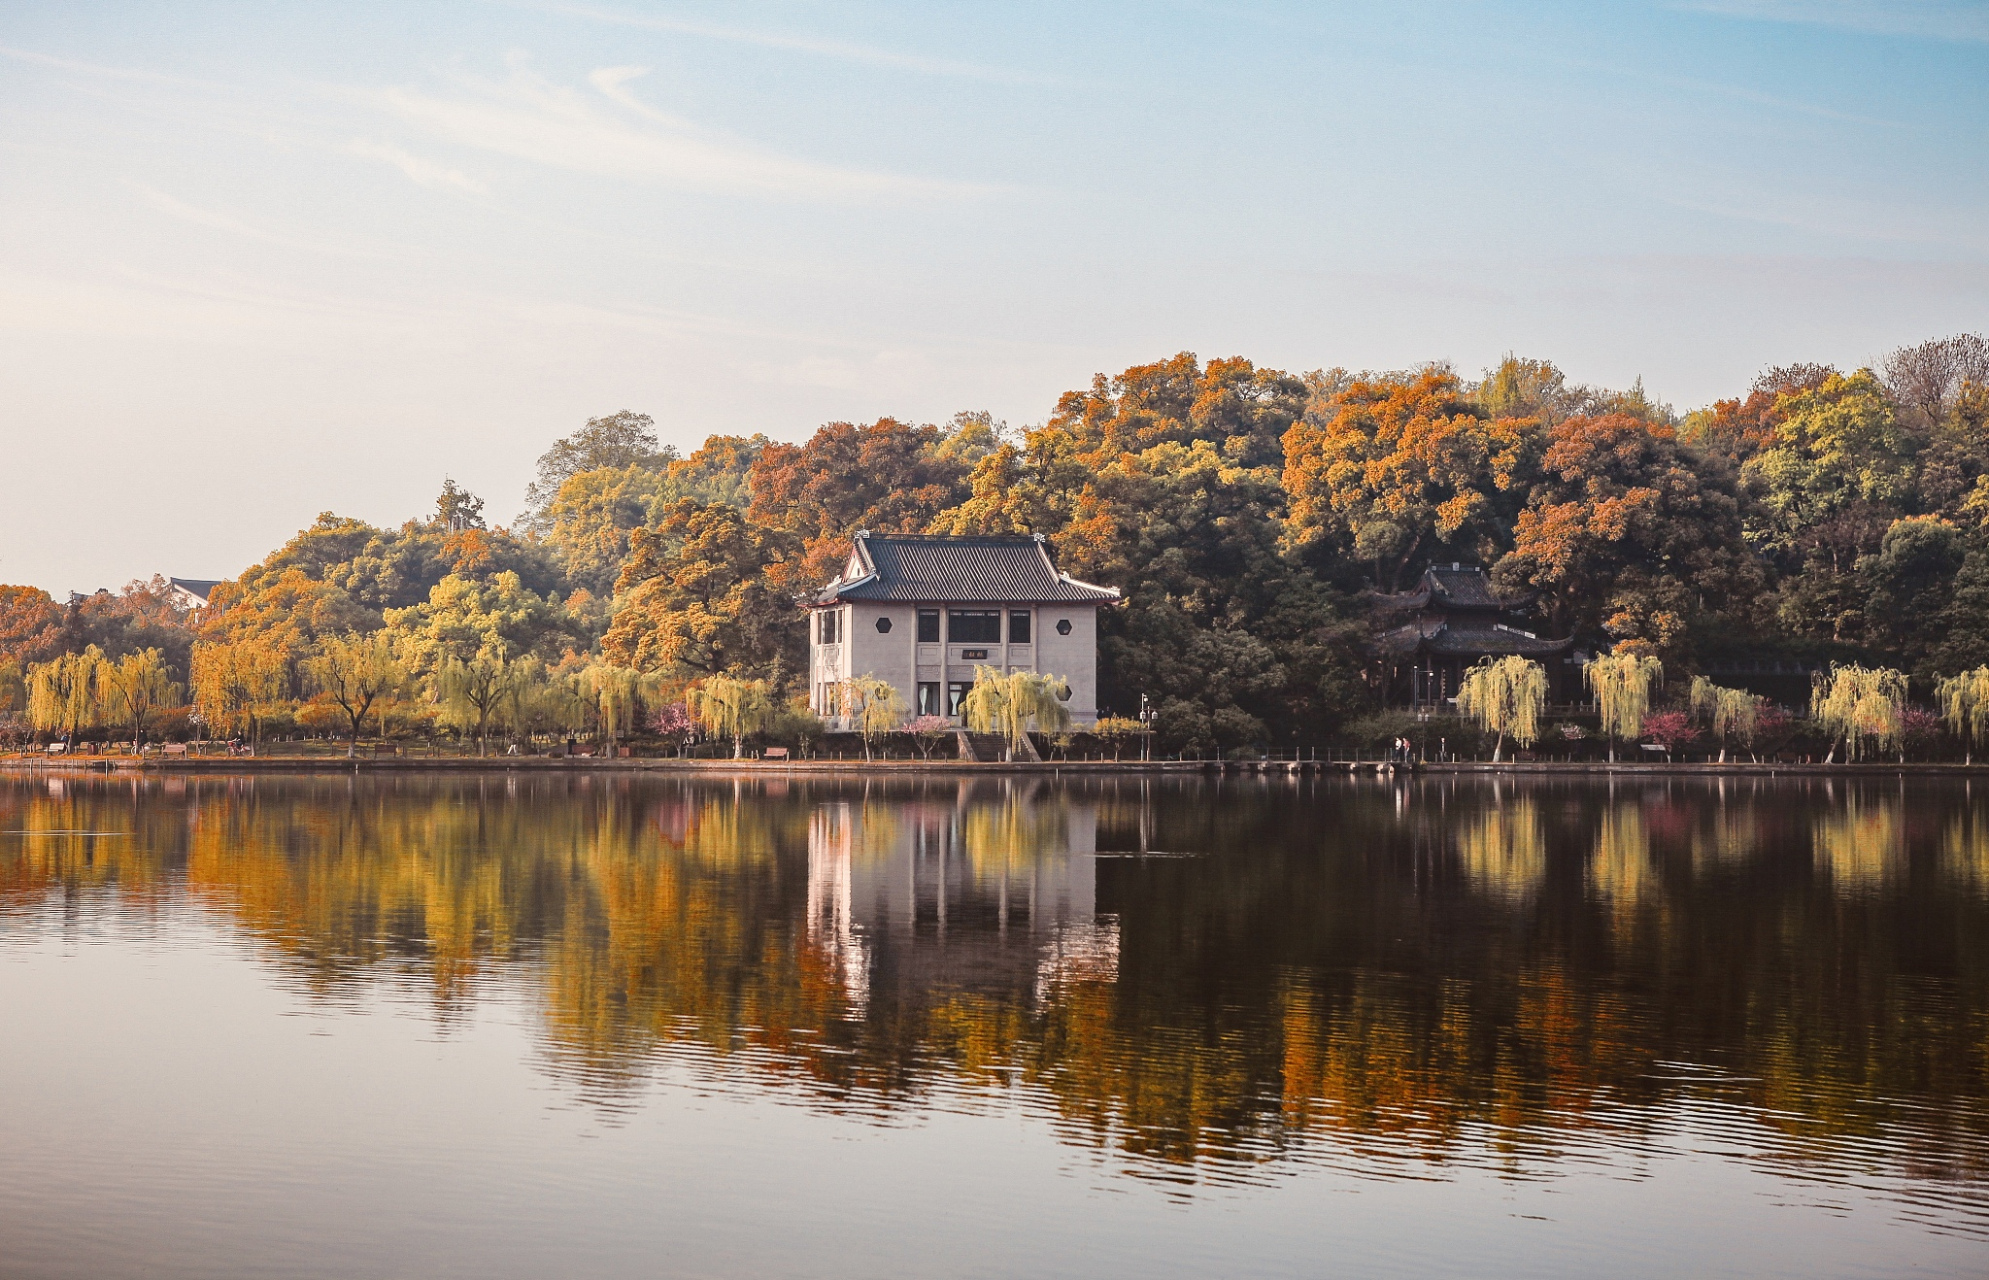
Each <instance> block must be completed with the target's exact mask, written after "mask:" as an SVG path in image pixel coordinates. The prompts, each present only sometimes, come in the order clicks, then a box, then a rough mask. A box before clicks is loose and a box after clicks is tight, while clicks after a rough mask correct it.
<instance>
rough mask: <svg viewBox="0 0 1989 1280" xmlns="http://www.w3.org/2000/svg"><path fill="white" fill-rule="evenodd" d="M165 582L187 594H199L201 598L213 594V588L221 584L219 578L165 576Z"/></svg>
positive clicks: (203, 598)
mask: <svg viewBox="0 0 1989 1280" xmlns="http://www.w3.org/2000/svg"><path fill="white" fill-rule="evenodd" d="M166 581H167V582H169V583H171V584H172V585H173V586H176V587H178V588H179V589H180V590H182V591H184V592H186V593H187V594H188V595H195V596H199V597H200V598H201V599H202V600H205V599H207V597H209V596H211V595H213V594H214V588H216V587H218V586H220V585H221V583H222V581H223V579H221V578H167V579H166Z"/></svg>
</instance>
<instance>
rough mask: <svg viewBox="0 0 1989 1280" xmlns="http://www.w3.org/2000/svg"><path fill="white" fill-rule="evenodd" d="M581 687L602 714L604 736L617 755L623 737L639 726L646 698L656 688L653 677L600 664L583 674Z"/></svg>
mask: <svg viewBox="0 0 1989 1280" xmlns="http://www.w3.org/2000/svg"><path fill="white" fill-rule="evenodd" d="M580 682H581V686H582V687H583V688H584V689H586V690H587V693H588V696H589V697H591V698H592V699H593V700H594V706H595V709H596V710H597V711H598V712H599V714H600V725H601V733H602V735H603V736H604V737H605V738H606V739H607V741H608V753H609V754H610V755H613V754H614V752H615V749H616V747H617V745H618V744H619V742H620V739H621V735H622V734H623V733H624V732H626V731H627V730H628V729H629V728H630V727H631V726H633V725H634V724H635V721H636V716H637V715H638V714H639V712H640V710H641V707H642V699H643V697H644V696H645V695H646V694H648V693H649V692H650V691H652V690H653V689H654V687H655V683H656V682H655V678H654V676H653V675H646V674H645V673H643V672H640V671H636V670H634V669H633V668H630V667H621V666H616V665H615V664H614V663H612V662H607V661H601V660H596V661H593V662H590V663H588V664H587V665H586V667H584V668H583V669H582V670H581V673H580Z"/></svg>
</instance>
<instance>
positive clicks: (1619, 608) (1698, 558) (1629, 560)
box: [1496, 414, 1763, 647]
mask: <svg viewBox="0 0 1989 1280" xmlns="http://www.w3.org/2000/svg"><path fill="white" fill-rule="evenodd" d="M1546 441H1547V449H1546V453H1545V455H1544V456H1543V457H1542V459H1541V464H1540V479H1539V481H1538V483H1536V484H1535V485H1534V486H1533V489H1532V493H1531V495H1530V496H1529V498H1528V500H1527V504H1526V506H1525V508H1524V509H1523V510H1521V511H1520V512H1519V514H1518V518H1517V520H1516V521H1515V523H1514V528H1513V547H1512V550H1511V551H1510V552H1508V553H1507V554H1506V555H1505V556H1504V557H1503V558H1502V559H1501V560H1500V561H1499V563H1498V565H1497V566H1496V576H1497V579H1498V581H1499V582H1500V584H1501V585H1502V586H1504V587H1506V588H1508V589H1510V590H1518V589H1523V588H1531V589H1533V590H1536V591H1539V592H1540V593H1541V594H1542V598H1543V603H1544V604H1545V606H1546V609H1547V614H1548V618H1549V620H1550V623H1551V627H1552V630H1553V631H1554V632H1555V633H1556V634H1562V635H1565V634H1568V633H1569V632H1571V631H1577V632H1581V633H1583V634H1588V635H1596V634H1601V633H1607V634H1609V635H1611V636H1614V637H1615V638H1617V639H1619V640H1622V639H1635V638H1640V639H1647V640H1650V641H1652V642H1654V643H1655V644H1658V645H1660V646H1664V647H1670V646H1673V645H1675V644H1678V643H1680V642H1681V641H1683V640H1684V638H1685V635H1686V632H1687V629H1688V628H1690V627H1693V626H1695V625H1696V626H1699V627H1701V628H1705V627H1707V626H1709V625H1710V619H1711V618H1712V617H1720V618H1722V619H1723V620H1727V621H1726V625H1729V626H1730V625H1731V622H1730V619H1731V617H1732V615H1733V614H1734V613H1735V612H1743V613H1744V611H1745V609H1746V608H1747V607H1748V605H1749V604H1750V603H1751V602H1752V600H1753V599H1754V598H1755V597H1756V596H1757V595H1758V594H1759V592H1760V591H1761V588H1762V585H1763V578H1762V574H1761V571H1760V567H1759V565H1758V563H1757V561H1756V559H1755V557H1754V555H1753V553H1752V552H1751V551H1750V550H1749V549H1748V547H1747V546H1746V543H1745V540H1744V538H1743V537H1742V524H1741V507H1740V498H1739V495H1738V492H1737V490H1736V488H1735V482H1734V477H1733V475H1732V474H1731V472H1729V471H1728V470H1727V468H1726V465H1725V463H1724V462H1722V461H1720V460H1718V459H1715V458H1708V457H1706V456H1703V455H1700V454H1698V453H1696V452H1695V451H1693V450H1692V449H1691V448H1690V447H1689V446H1686V445H1683V444H1681V443H1680V441H1679V440H1678V437H1677V434H1676V433H1675V432H1674V431H1673V430H1672V429H1671V428H1669V427H1662V426H1657V427H1654V426H1652V425H1651V424H1649V423H1647V422H1644V421H1641V420H1639V419H1637V418H1632V417H1630V416H1628V415H1625V414H1611V415H1608V416H1606V417H1600V418H1589V417H1575V418H1569V419H1567V420H1565V421H1563V422H1560V423H1557V424H1556V425H1555V426H1553V427H1552V428H1550V429H1549V430H1548V431H1547V433H1546Z"/></svg>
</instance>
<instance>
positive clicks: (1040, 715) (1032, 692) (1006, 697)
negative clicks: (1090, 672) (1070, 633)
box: [960, 667, 1070, 760]
mask: <svg viewBox="0 0 1989 1280" xmlns="http://www.w3.org/2000/svg"><path fill="white" fill-rule="evenodd" d="M1069 697H1070V685H1069V684H1068V683H1066V682H1065V681H1064V680H1063V678H1062V677H1060V676H1051V675H1039V674H1037V673H1036V672H1034V671H1011V672H1009V673H1008V674H1007V675H1003V674H1002V673H1001V672H999V671H997V670H995V669H994V668H993V667H975V668H974V687H973V688H971V689H969V690H967V696H966V697H965V698H963V699H961V702H960V715H961V717H962V718H963V719H965V720H966V722H967V727H968V728H969V729H972V730H973V731H974V732H975V733H998V734H1000V735H1001V736H1002V737H1003V738H1004V739H1005V740H1006V741H1007V743H1008V758H1009V759H1010V760H1013V759H1015V752H1016V750H1017V749H1018V748H1019V747H1021V746H1022V745H1023V744H1024V743H1026V742H1028V741H1029V731H1030V730H1031V729H1036V730H1039V731H1041V732H1043V733H1061V732H1062V731H1063V730H1065V729H1068V728H1069V727H1070V710H1069V709H1068V708H1067V707H1065V706H1064V703H1065V701H1066V700H1068V699H1069Z"/></svg>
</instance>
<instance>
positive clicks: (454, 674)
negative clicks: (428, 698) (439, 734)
mask: <svg viewBox="0 0 1989 1280" xmlns="http://www.w3.org/2000/svg"><path fill="white" fill-rule="evenodd" d="M523 674H524V672H523V671H521V670H519V669H518V668H517V665H516V664H515V663H510V662H506V661H505V660H504V657H503V655H501V654H495V653H479V654H478V655H477V656H476V657H474V658H471V659H470V660H469V661H468V662H465V661H463V660H462V659H460V658H451V659H449V660H448V661H447V662H444V663H443V664H442V670H441V671H439V672H437V673H436V676H435V695H436V698H437V699H438V700H439V701H440V702H441V704H442V722H443V723H444V724H447V725H449V726H451V727H452V728H455V729H459V730H461V731H462V732H464V733H473V734H475V735H476V740H477V754H478V755H479V756H483V755H487V754H489V744H490V726H491V723H492V722H493V721H494V720H496V719H498V717H499V716H500V714H501V713H502V710H503V708H504V706H505V705H506V704H507V703H508V702H509V701H510V700H511V696H512V694H511V690H512V686H513V685H515V684H517V683H518V682H519V677H520V676H522V675H523Z"/></svg>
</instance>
